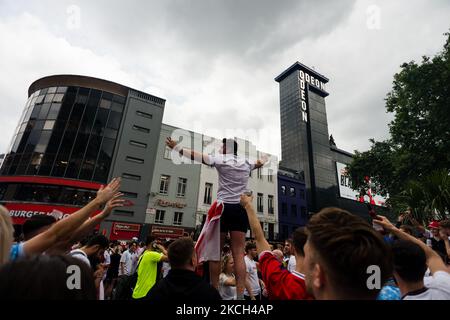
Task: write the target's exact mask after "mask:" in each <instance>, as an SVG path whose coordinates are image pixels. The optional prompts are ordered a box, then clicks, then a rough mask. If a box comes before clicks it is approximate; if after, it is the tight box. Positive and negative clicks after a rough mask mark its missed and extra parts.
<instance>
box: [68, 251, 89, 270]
mask: <svg viewBox="0 0 450 320" xmlns="http://www.w3.org/2000/svg"><path fill="white" fill-rule="evenodd" d="M69 256H72V257H74V258H76V259H78V260H80V261H83V262H84V263H86V264H87V265H88V266H89V268H91V262H90V261H89V259H88V256H87V254H86V253H85V252H84V251H83V250H81V249H75V250H72V251H70V253H69Z"/></svg>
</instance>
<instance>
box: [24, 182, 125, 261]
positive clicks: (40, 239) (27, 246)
mask: <svg viewBox="0 0 450 320" xmlns="http://www.w3.org/2000/svg"><path fill="white" fill-rule="evenodd" d="M119 188H120V178H114V179H113V180H112V181H111V182H110V183H109V184H108V185H107V186H106V187H103V186H101V187H100V189H99V190H98V191H97V197H96V198H95V199H94V200H92V201H91V202H89V203H88V204H87V205H86V206H84V207H83V208H81V209H80V210H78V211H76V212H75V213H73V214H71V215H70V216H69V217H67V218H65V219H62V220H60V221H58V222H57V223H55V224H53V225H52V226H51V227H50V228H49V229H48V230H46V231H45V232H43V233H41V234H39V235H37V236H36V237H34V238H32V239H30V240H28V241H26V242H25V243H24V245H23V250H24V252H25V255H32V254H40V253H42V252H44V251H46V250H47V249H49V248H50V247H51V246H54V245H58V244H59V243H60V242H61V241H67V240H68V239H70V238H71V237H72V235H73V233H74V232H75V231H76V230H77V229H78V228H79V227H80V226H81V225H82V224H83V223H84V222H85V221H86V219H88V218H89V217H90V215H91V214H92V213H93V212H94V211H96V210H99V209H100V208H101V207H102V206H103V205H104V204H105V203H106V202H108V201H109V200H110V199H112V198H113V197H114V195H115V194H116V193H117V192H118V190H119Z"/></svg>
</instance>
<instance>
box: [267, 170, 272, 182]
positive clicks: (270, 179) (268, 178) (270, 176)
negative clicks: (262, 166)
mask: <svg viewBox="0 0 450 320" xmlns="http://www.w3.org/2000/svg"><path fill="white" fill-rule="evenodd" d="M267 174H268V176H267V181H269V182H273V170H271V169H269V170H267Z"/></svg>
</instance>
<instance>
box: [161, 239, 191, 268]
mask: <svg viewBox="0 0 450 320" xmlns="http://www.w3.org/2000/svg"><path fill="white" fill-rule="evenodd" d="M167 254H168V256H169V263H170V266H171V268H172V269H194V268H195V267H196V266H197V256H196V254H195V249H194V241H192V239H191V238H189V237H183V238H179V239H177V240H175V241H174V242H172V243H171V244H170V245H169V248H168V250H167Z"/></svg>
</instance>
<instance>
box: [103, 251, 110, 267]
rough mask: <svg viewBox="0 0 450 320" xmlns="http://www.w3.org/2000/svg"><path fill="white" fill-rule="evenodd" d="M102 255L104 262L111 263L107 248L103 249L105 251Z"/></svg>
mask: <svg viewBox="0 0 450 320" xmlns="http://www.w3.org/2000/svg"><path fill="white" fill-rule="evenodd" d="M103 257H105V264H107V265H108V264H111V254H110V253H109V251H108V250H105V252H104V253H103Z"/></svg>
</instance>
